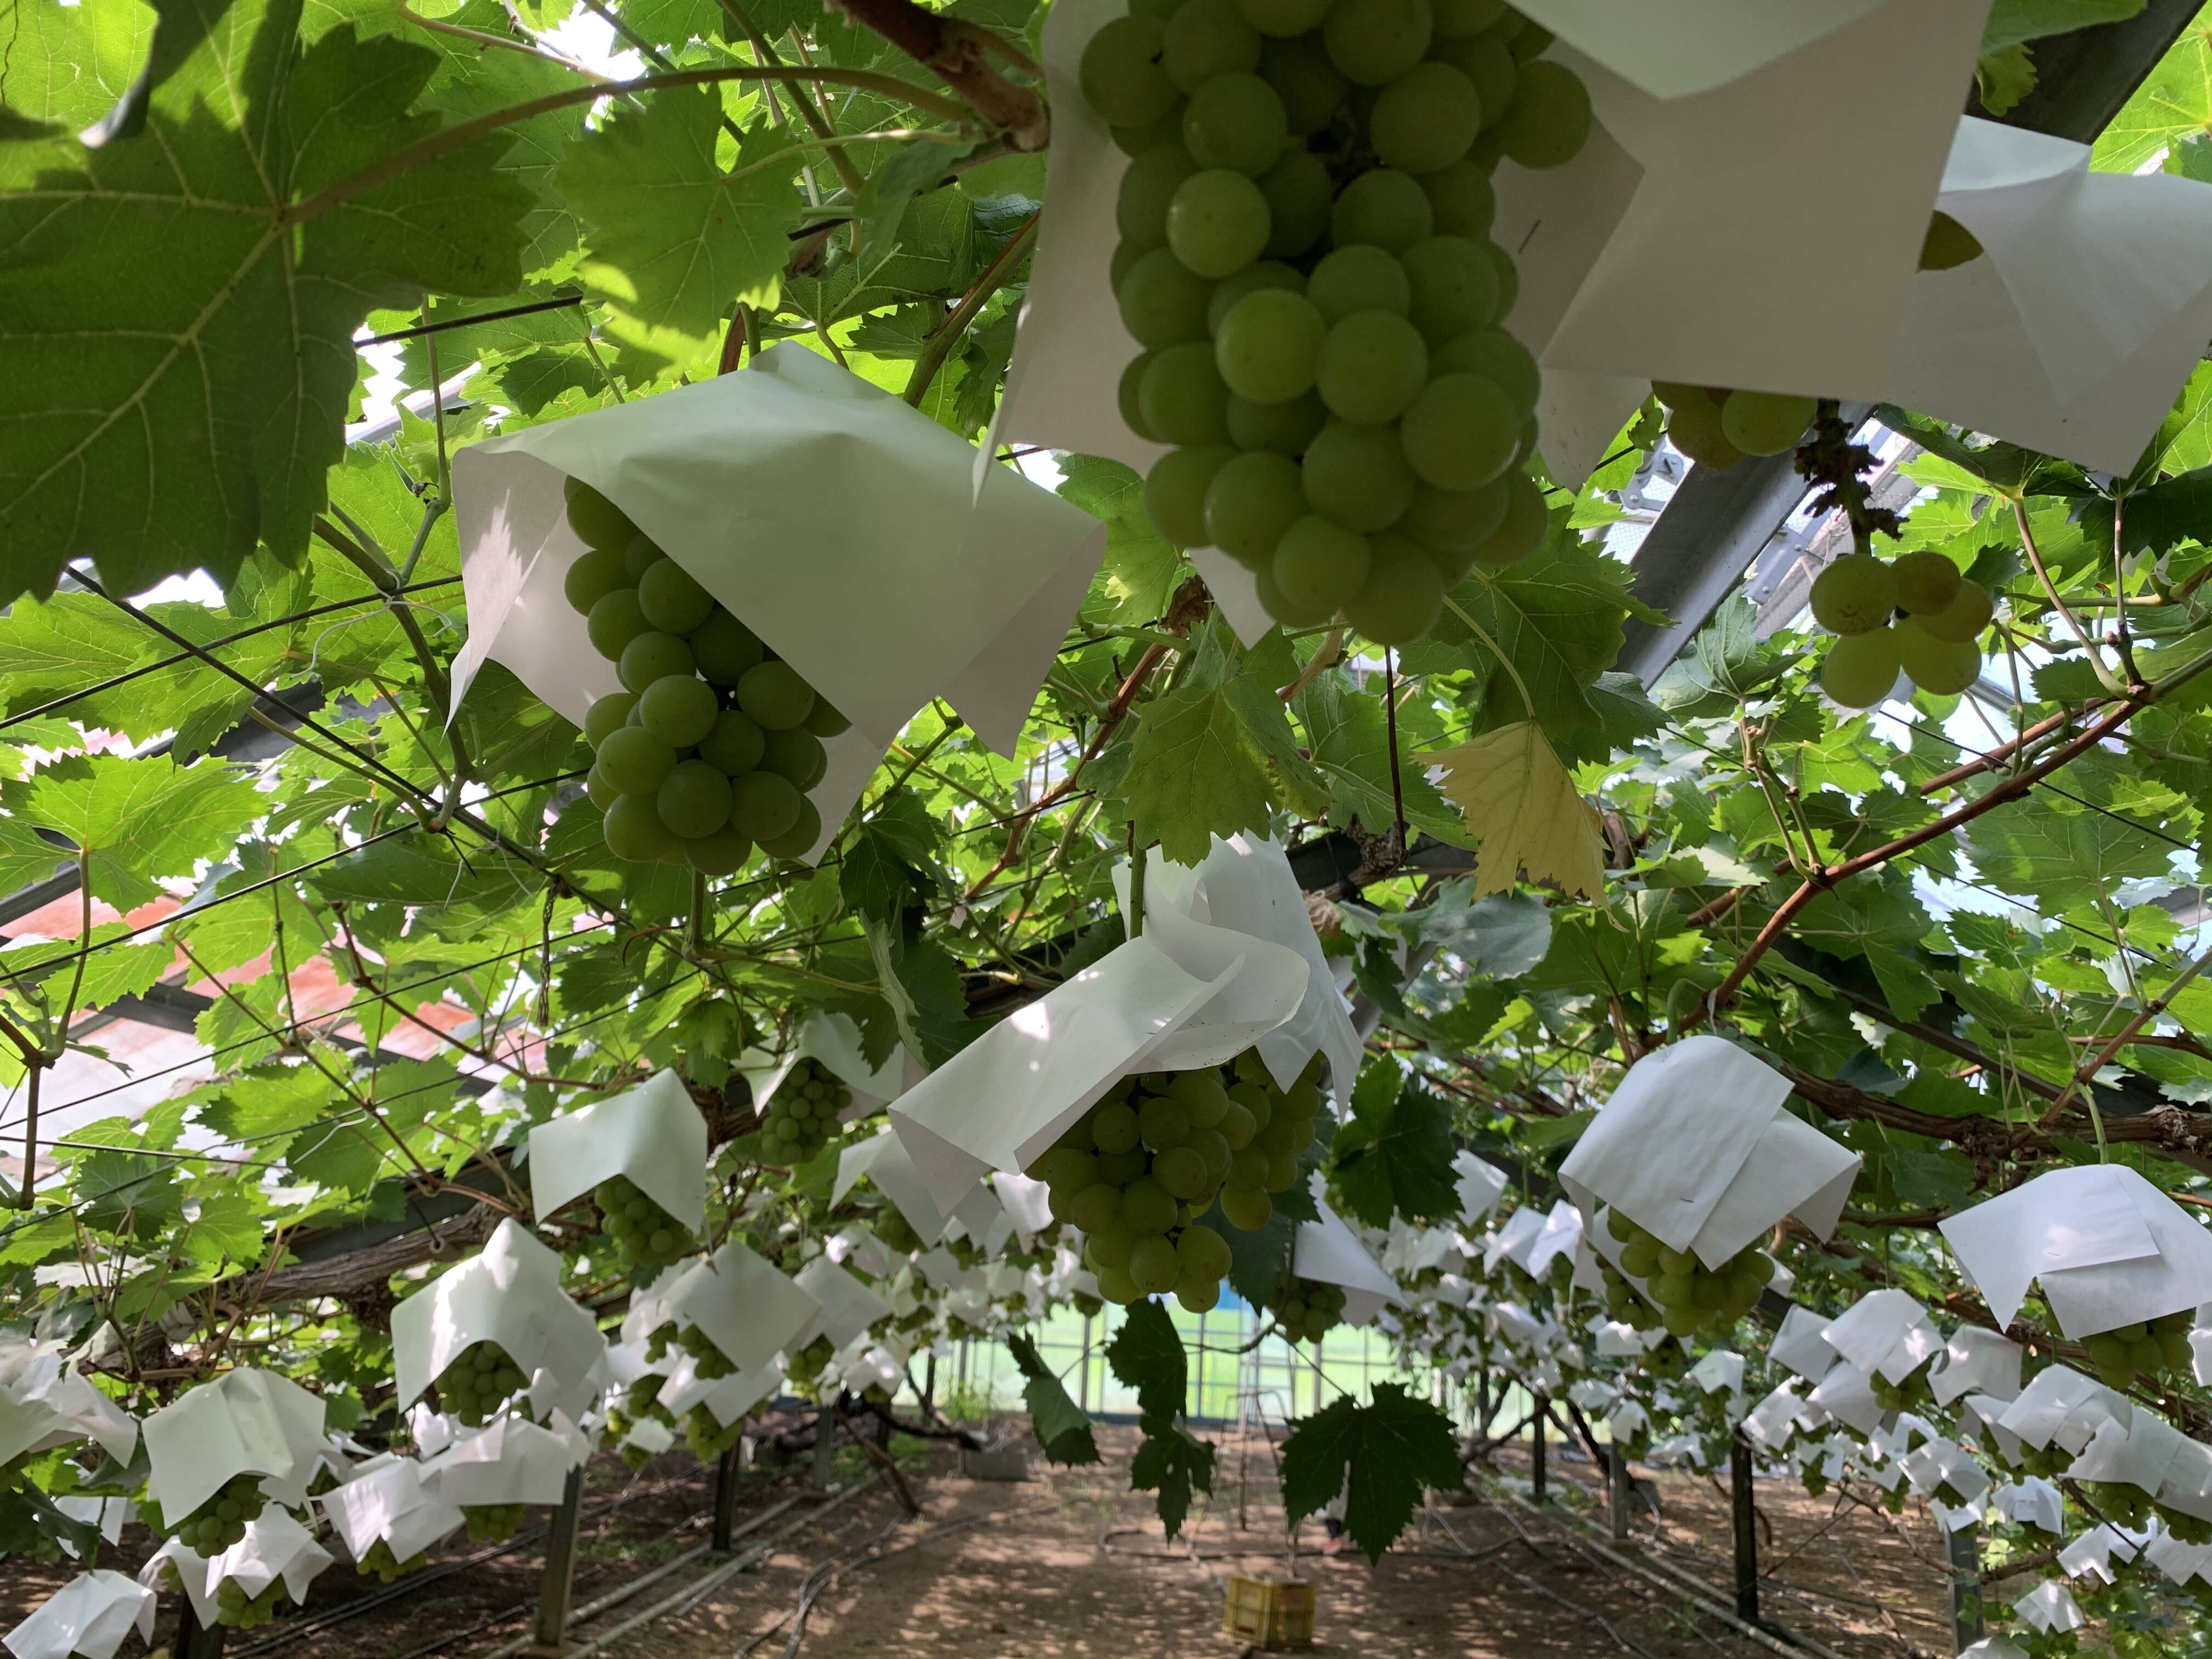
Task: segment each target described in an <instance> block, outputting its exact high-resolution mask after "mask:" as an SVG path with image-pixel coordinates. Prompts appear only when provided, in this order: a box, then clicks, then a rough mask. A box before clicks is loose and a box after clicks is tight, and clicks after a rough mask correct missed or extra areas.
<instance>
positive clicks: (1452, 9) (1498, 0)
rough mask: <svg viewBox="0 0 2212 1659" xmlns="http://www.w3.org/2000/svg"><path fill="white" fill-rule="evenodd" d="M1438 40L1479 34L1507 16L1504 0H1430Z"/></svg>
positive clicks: (1506, 6) (1507, 10)
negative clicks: (1434, 15) (1434, 16)
mask: <svg viewBox="0 0 2212 1659" xmlns="http://www.w3.org/2000/svg"><path fill="white" fill-rule="evenodd" d="M1432 3H1433V7H1434V10H1435V14H1436V32H1437V39H1438V40H1458V39H1460V38H1462V37H1463V36H1467V35H1474V34H1480V33H1482V32H1483V31H1484V30H1486V29H1487V28H1490V27H1492V26H1494V25H1495V24H1496V23H1497V22H1498V20H1499V19H1501V18H1503V17H1504V16H1505V15H1507V14H1508V12H1509V11H1510V7H1509V6H1508V5H1507V4H1506V0H1432Z"/></svg>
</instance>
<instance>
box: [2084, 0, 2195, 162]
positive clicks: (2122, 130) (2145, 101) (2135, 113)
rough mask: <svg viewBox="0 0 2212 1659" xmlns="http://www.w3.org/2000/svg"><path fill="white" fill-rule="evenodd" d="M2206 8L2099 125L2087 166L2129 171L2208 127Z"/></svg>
mask: <svg viewBox="0 0 2212 1659" xmlns="http://www.w3.org/2000/svg"><path fill="white" fill-rule="evenodd" d="M2209 25H2212V6H2209V7H2207V8H2205V9H2203V10H2202V11H2199V12H2198V13H2197V15H2196V17H2195V18H2194V19H2192V20H2191V22H2190V25H2189V27H2187V28H2185V29H2184V30H2182V32H2181V37H2180V39H2179V40H2176V41H2175V42H2174V43H2173V46H2172V49H2171V50H2170V51H2168V52H2167V53H2166V56H2165V57H2164V58H2160V60H2159V63H2158V66H2157V67H2156V68H2155V69H2154V70H2151V72H2150V74H2149V75H2148V76H2145V77H2144V80H2143V82H2142V85H2141V86H2139V87H2137V88H2136V90H2135V93H2134V95H2133V96H2131V97H2130V98H2129V100H2128V101H2127V102H2126V103H2125V104H2124V105H2123V106H2121V108H2120V112H2119V113H2118V115H2115V116H2114V117H2113V118H2112V119H2111V120H2110V121H2108V122H2106V124H2105V130H2104V131H2103V132H2101V133H2100V134H2099V135H2098V137H2097V142H2096V147H2095V149H2093V152H2092V154H2091V159H2090V165H2091V166H2092V167H2097V168H2100V170H2103V171H2106V172H2111V173H2133V172H2135V171H2136V169H2137V168H2138V167H2142V165H2143V163H2144V162H2146V161H2149V160H2150V158H2151V157H2152V156H2153V155H2156V154H2157V153H2158V152H2159V151H2160V150H2161V149H2166V148H2167V147H2168V146H2170V145H2172V144H2174V143H2178V142H2179V141H2180V140H2182V139H2184V138H2188V137H2196V136H2197V135H2198V134H2200V133H2203V132H2206V131H2212V27H2208V26H2209Z"/></svg>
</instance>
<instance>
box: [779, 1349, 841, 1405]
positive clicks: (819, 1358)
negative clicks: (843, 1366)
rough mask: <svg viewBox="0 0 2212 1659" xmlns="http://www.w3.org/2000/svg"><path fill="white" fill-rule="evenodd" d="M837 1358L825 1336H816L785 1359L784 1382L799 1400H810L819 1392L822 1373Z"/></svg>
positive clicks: (834, 1350)
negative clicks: (789, 1385)
mask: <svg viewBox="0 0 2212 1659" xmlns="http://www.w3.org/2000/svg"><path fill="white" fill-rule="evenodd" d="M836 1357H837V1350H836V1348H835V1347H833V1346H830V1342H829V1338H828V1337H826V1336H817V1337H816V1338H815V1339H814V1340H812V1341H811V1342H810V1343H808V1344H807V1345H806V1346H805V1347H803V1348H801V1349H799V1351H798V1352H795V1353H793V1354H790V1355H788V1356H787V1358H786V1361H785V1364H784V1381H786V1382H787V1383H790V1384H791V1391H792V1392H793V1394H795V1395H798V1396H799V1398H800V1399H801V1400H811V1399H813V1398H814V1397H815V1396H816V1395H817V1394H818V1393H819V1392H820V1388H819V1386H818V1385H819V1384H820V1383H821V1380H822V1373H823V1370H826V1369H828V1367H829V1362H830V1361H831V1360H832V1359H835V1358H836Z"/></svg>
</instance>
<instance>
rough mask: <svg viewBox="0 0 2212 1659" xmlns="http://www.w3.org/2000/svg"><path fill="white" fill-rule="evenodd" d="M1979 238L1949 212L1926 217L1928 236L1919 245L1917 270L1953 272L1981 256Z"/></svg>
mask: <svg viewBox="0 0 2212 1659" xmlns="http://www.w3.org/2000/svg"><path fill="white" fill-rule="evenodd" d="M1982 252H1983V249H1982V244H1981V239H1980V238H1979V237H1978V236H1976V235H1975V234H1974V233H1973V232H1972V231H1971V230H1968V229H1967V228H1966V226H1964V225H1962V224H1960V222H1958V221H1957V220H1956V219H1954V218H1953V217H1952V216H1950V215H1949V214H1948V213H1940V212H1939V213H1934V214H1931V215H1929V219H1928V234H1927V235H1926V236H1925V237H1923V239H1922V240H1921V243H1920V269H1921V270H1957V269H1958V268H1959V267H1960V265H1963V264H1970V263H1972V261H1974V260H1976V259H1978V258H1981V257H1982Z"/></svg>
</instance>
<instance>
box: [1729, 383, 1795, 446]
mask: <svg viewBox="0 0 2212 1659" xmlns="http://www.w3.org/2000/svg"><path fill="white" fill-rule="evenodd" d="M1816 410H1817V405H1816V404H1815V403H1814V400H1813V399H1812V398H1797V397H1790V396H1788V395H1785V394H1784V393H1782V392H1745V391H1736V392H1729V395H1728V396H1727V397H1725V398H1723V399H1722V400H1721V435H1722V436H1723V437H1724V438H1726V439H1727V440H1728V441H1729V442H1730V443H1732V444H1734V445H1735V447H1737V448H1738V449H1740V450H1741V451H1742V452H1743V453H1745V454H1747V455H1780V454H1783V453H1785V452H1787V451H1789V450H1792V449H1795V448H1796V447H1797V441H1798V440H1799V439H1800V438H1802V437H1803V436H1804V435H1805V428H1807V427H1808V426H1810V425H1812V424H1813V416H1814V413H1815V412H1816Z"/></svg>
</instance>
